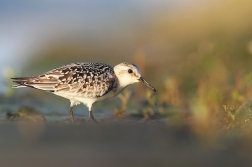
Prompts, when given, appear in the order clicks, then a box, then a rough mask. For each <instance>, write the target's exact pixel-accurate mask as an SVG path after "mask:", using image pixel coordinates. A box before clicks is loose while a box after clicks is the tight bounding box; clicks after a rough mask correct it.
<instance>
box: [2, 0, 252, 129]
mask: <svg viewBox="0 0 252 167" xmlns="http://www.w3.org/2000/svg"><path fill="white" fill-rule="evenodd" d="M251 5H252V2H251V1H248V0H232V1H230V0H223V1H215V0H204V1H197V0H179V1H175V0H156V1H143V0H134V1H132V0H127V1H114V0H106V1H99V2H98V1H91V0H77V1H74V2H73V1H69V0H63V1H62V0H61V1H57V0H55V1H45V0H39V1H30V0H24V1H22V2H20V1H9V0H8V1H1V5H0V22H1V27H0V58H1V61H0V70H1V77H0V81H1V89H0V90H1V94H2V97H3V99H5V100H3V104H2V105H1V106H2V110H8V109H10V110H17V109H18V108H19V107H22V106H32V107H35V108H37V109H38V110H40V111H41V112H43V113H55V112H56V113H57V112H59V113H66V112H65V111H64V110H66V108H68V101H66V100H65V99H62V98H56V97H55V96H53V95H50V94H47V93H44V92H42V91H37V90H35V91H34V90H31V89H24V90H13V89H12V88H11V81H10V79H9V78H10V77H17V76H31V75H38V74H41V73H43V72H46V71H48V70H51V69H53V68H56V67H58V66H61V65H64V64H69V63H71V62H105V63H108V64H111V65H116V64H118V63H120V62H124V61H127V62H132V63H135V64H137V65H138V66H139V67H140V69H141V72H142V75H143V76H144V77H145V78H146V80H147V81H149V82H150V83H151V84H152V85H154V86H155V87H156V88H157V90H158V93H157V94H152V93H151V92H150V91H149V90H147V89H146V88H145V87H143V86H142V85H140V84H138V85H134V86H130V88H129V89H127V90H126V91H125V92H124V94H122V95H121V96H120V98H119V99H115V100H114V101H113V100H112V101H113V102H111V103H108V105H109V104H112V105H111V106H109V107H107V109H105V108H106V107H104V105H103V104H104V103H101V104H97V106H98V108H97V110H99V111H100V114H102V113H104V112H103V111H105V110H108V111H111V110H113V111H114V113H113V112H105V113H104V115H102V117H104V116H105V117H106V115H107V114H109V113H110V115H109V116H108V117H111V116H112V117H113V114H115V115H118V116H119V117H123V116H124V114H125V112H126V111H128V112H130V113H135V114H137V115H138V114H139V115H143V117H147V118H150V117H151V116H153V115H155V113H156V115H158V116H160V117H158V118H162V119H164V120H166V122H168V123H176V124H177V122H181V121H178V120H177V119H182V122H183V121H186V122H187V123H188V124H190V125H191V124H192V125H198V124H200V125H202V126H201V127H212V125H213V124H218V125H219V124H221V125H225V126H224V127H225V128H226V127H229V125H231V124H233V122H234V120H235V117H236V116H235V113H236V112H235V111H237V110H238V109H239V107H240V106H241V105H242V104H243V103H244V102H245V101H246V100H247V99H249V98H250V96H251V92H252V89H251V88H252V85H251V78H252V73H251V59H252V32H251V28H252V21H251V16H252V10H251ZM34 94H35V95H34ZM33 95H34V96H33ZM38 96H39V98H36V97H38ZM4 97H9V99H10V100H9V102H8V103H11V102H15V103H14V104H12V105H11V106H8V104H7V103H6V100H7V101H8V98H4ZM21 97H22V98H23V100H22V101H21V100H18V99H20V98H21ZM29 97H32V98H31V99H33V100H31V99H29ZM43 97H44V98H43ZM13 98H14V99H16V100H17V103H16V101H15V100H13ZM26 98H28V100H24V99H26ZM34 98H35V99H38V100H37V101H36V100H35V99H34ZM43 99H49V100H43ZM52 99H56V102H58V103H56V102H55V104H57V105H55V104H51V100H52ZM129 99H133V100H129ZM41 101H44V102H45V103H44V102H41ZM136 102H139V103H136ZM113 106H116V107H113ZM59 107H62V108H59ZM130 107H131V108H130ZM6 108H7V109H6ZM58 110H59V111H58ZM78 111H79V112H78ZM78 113H79V114H83V109H81V108H78V107H77V114H78ZM66 114H67V113H66ZM100 114H99V115H100ZM86 115H87V113H86ZM217 118H218V119H217ZM170 119H172V120H170ZM173 119H174V121H173ZM216 120H217V121H216ZM196 127H197V126H196Z"/></svg>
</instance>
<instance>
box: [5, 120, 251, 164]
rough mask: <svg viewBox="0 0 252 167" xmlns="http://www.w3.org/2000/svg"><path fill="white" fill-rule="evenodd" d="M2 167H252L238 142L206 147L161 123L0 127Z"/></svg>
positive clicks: (186, 133)
mask: <svg viewBox="0 0 252 167" xmlns="http://www.w3.org/2000/svg"><path fill="white" fill-rule="evenodd" d="M0 134H1V137H0V148H1V149H0V164H1V165H0V166H1V167H4V166H6V167H17V166H20V167H23V166H24V167H44V166H54V167H55V166H89V167H96V166H109V167H129V166H136V167H141V166H144V167H148V166H149V167H154V166H157V167H158V166H195V167H196V166H228V167H232V166H251V165H252V159H251V156H250V155H251V149H250V148H248V147H247V146H246V144H244V143H243V141H242V140H239V139H232V140H231V139H227V138H224V139H220V140H219V141H218V142H216V143H206V142H203V141H202V139H199V138H198V137H196V136H195V135H193V134H192V133H191V132H190V130H189V129H187V128H186V127H180V128H177V129H176V128H170V127H167V126H166V125H164V124H163V123H155V124H147V123H135V122H110V123H108V122H106V123H99V124H95V123H92V122H86V123H82V124H65V123H44V122H41V123H39V122H36V123H29V122H2V123H0Z"/></svg>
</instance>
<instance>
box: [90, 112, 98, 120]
mask: <svg viewBox="0 0 252 167" xmlns="http://www.w3.org/2000/svg"><path fill="white" fill-rule="evenodd" d="M89 118H91V119H92V120H93V121H94V122H96V123H97V121H96V119H95V118H94V116H93V111H92V110H90V111H89Z"/></svg>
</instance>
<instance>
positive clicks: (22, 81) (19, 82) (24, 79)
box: [11, 77, 33, 88]
mask: <svg viewBox="0 0 252 167" xmlns="http://www.w3.org/2000/svg"><path fill="white" fill-rule="evenodd" d="M32 78H33V77H20V78H11V79H12V80H13V81H12V82H14V83H16V84H17V85H13V86H12V88H23V87H31V86H29V85H27V84H26V83H27V82H28V81H29V80H30V79H32Z"/></svg>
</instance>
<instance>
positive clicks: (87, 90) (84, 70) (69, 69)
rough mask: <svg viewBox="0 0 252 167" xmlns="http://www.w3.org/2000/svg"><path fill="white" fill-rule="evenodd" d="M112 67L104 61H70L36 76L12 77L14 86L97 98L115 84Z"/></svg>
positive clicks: (115, 79)
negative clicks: (70, 62)
mask: <svg viewBox="0 0 252 167" xmlns="http://www.w3.org/2000/svg"><path fill="white" fill-rule="evenodd" d="M116 81H117V78H116V76H115V74H114V70H113V67H112V66H110V65H108V64H104V63H72V64H69V65H65V66H62V67H59V68H56V69H54V70H51V71H48V72H46V73H44V74H42V75H39V76H37V77H24V78H14V82H16V83H17V84H18V85H16V86H15V87H23V86H28V87H33V88H37V89H41V90H45V91H49V92H54V93H60V94H61V93H62V94H65V95H69V96H80V97H85V98H98V97H101V96H104V95H106V94H107V93H108V92H110V91H111V90H112V89H113V88H114V87H116V84H117V82H116Z"/></svg>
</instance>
